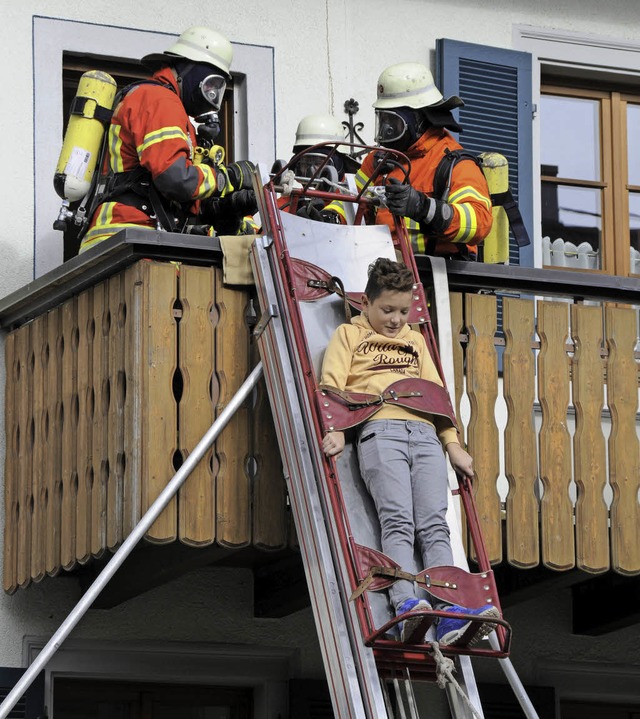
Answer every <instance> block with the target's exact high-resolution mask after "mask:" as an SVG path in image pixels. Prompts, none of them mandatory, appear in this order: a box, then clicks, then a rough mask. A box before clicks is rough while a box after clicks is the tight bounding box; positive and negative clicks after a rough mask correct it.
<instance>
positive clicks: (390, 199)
mask: <svg viewBox="0 0 640 719" xmlns="http://www.w3.org/2000/svg"><path fill="white" fill-rule="evenodd" d="M385 190H386V202H387V207H388V208H389V211H390V212H391V213H393V214H394V215H399V216H400V217H409V218H411V219H412V220H415V221H416V222H419V223H420V224H421V225H425V226H428V227H429V230H431V231H432V232H434V233H435V234H441V233H443V232H444V231H445V230H446V229H447V227H449V225H450V224H451V220H452V219H453V209H452V208H451V205H449V204H448V203H446V202H443V201H442V200H434V199H433V197H427V196H426V195H425V194H424V192H418V190H416V189H415V188H413V187H411V185H408V184H407V185H403V184H402V183H401V182H400V180H398V179H397V178H395V177H390V178H389V180H388V184H387V185H385Z"/></svg>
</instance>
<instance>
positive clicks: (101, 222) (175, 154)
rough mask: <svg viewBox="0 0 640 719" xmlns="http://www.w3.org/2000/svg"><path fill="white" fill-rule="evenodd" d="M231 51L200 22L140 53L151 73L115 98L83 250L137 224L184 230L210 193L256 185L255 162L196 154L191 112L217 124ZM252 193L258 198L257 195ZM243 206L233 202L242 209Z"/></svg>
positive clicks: (221, 193) (210, 124)
mask: <svg viewBox="0 0 640 719" xmlns="http://www.w3.org/2000/svg"><path fill="white" fill-rule="evenodd" d="M232 58H233V48H232V46H231V43H230V42H229V41H228V40H227V39H226V38H225V37H224V36H223V35H221V34H220V33H219V32H217V31H215V30H212V29H210V28H207V27H199V26H197V27H190V28H189V29H187V30H185V31H184V32H183V33H182V34H181V35H180V37H179V38H178V39H177V40H176V42H174V43H173V44H172V45H171V46H170V47H169V48H168V49H167V50H166V51H165V52H163V53H154V54H150V55H147V56H146V57H143V58H142V64H143V65H145V66H146V67H148V68H149V69H150V70H152V71H153V75H152V78H151V79H150V80H148V81H141V82H139V83H134V84H133V85H131V86H129V87H128V88H125V91H124V92H123V95H122V96H121V97H120V98H116V105H115V107H114V111H113V115H112V117H111V121H110V124H109V127H108V131H107V138H106V148H107V152H106V153H105V154H106V157H105V160H104V164H103V166H102V176H101V178H100V179H101V182H98V188H99V190H98V191H97V195H96V202H98V203H99V204H98V206H97V207H95V209H94V211H93V213H92V217H91V223H90V225H89V229H88V231H87V233H86V234H85V235H84V237H83V239H82V243H81V246H80V252H83V251H84V250H86V249H87V248H89V247H91V246H93V245H95V244H96V243H98V242H100V241H102V240H104V239H106V238H108V237H110V236H111V235H113V234H115V233H116V232H118V231H120V230H121V229H123V228H126V227H129V226H132V225H134V226H140V227H148V228H153V229H158V228H160V227H162V228H163V229H166V230H170V231H176V232H180V231H185V228H186V227H187V225H189V223H191V224H195V218H197V217H199V216H201V212H202V210H203V208H205V207H206V206H207V203H209V202H210V201H211V200H213V199H215V198H219V197H222V196H225V195H228V194H230V193H232V192H234V191H239V190H242V189H248V188H250V187H251V178H250V174H251V169H252V166H251V165H250V163H246V162H241V163H233V164H232V165H229V166H226V167H225V166H224V165H223V164H221V163H214V162H212V163H206V162H196V158H195V157H194V148H195V147H196V145H197V136H196V131H195V130H194V126H193V124H192V122H191V120H190V117H191V118H194V119H196V121H198V120H199V119H200V120H202V121H204V120H205V119H207V120H208V122H207V123H205V125H206V126H207V127H208V128H209V131H210V132H213V133H214V134H215V133H216V132H217V131H219V127H216V124H215V120H214V121H213V122H212V121H211V117H212V116H215V113H217V111H218V110H219V109H220V107H221V103H222V99H223V97H224V92H225V88H226V84H227V82H228V80H230V79H231V75H230V66H231V61H232ZM211 128H213V130H212V129H211ZM249 199H251V200H252V201H253V205H255V198H249ZM94 206H95V203H94ZM246 209H247V208H236V210H237V212H238V214H239V215H244V214H246ZM253 211H254V212H255V209H254V210H253ZM205 214H206V213H204V212H202V216H204V215H205ZM205 221H206V220H205Z"/></svg>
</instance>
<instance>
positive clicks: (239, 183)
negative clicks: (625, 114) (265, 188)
mask: <svg viewBox="0 0 640 719" xmlns="http://www.w3.org/2000/svg"><path fill="white" fill-rule="evenodd" d="M254 170H255V165H254V164H253V162H249V160H240V161H238V162H232V163H231V164H230V165H227V174H228V175H229V180H230V182H231V185H232V186H233V187H232V188H231V189H233V190H251V189H252V188H253V181H252V175H253V171H254Z"/></svg>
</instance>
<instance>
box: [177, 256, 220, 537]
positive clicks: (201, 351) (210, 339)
mask: <svg viewBox="0 0 640 719" xmlns="http://www.w3.org/2000/svg"><path fill="white" fill-rule="evenodd" d="M213 288H214V270H213V268H212V267H194V266H189V265H182V266H181V268H180V278H179V290H180V304H181V306H182V317H181V319H180V323H179V325H178V333H179V353H180V354H179V366H180V369H181V376H182V396H181V398H180V402H179V408H178V414H179V417H178V419H179V427H180V451H181V453H182V455H183V457H185V458H186V457H187V456H188V454H189V453H190V452H191V451H192V450H193V448H194V447H195V446H196V445H197V444H198V442H199V441H200V440H201V439H202V437H203V435H204V434H205V432H206V431H207V430H208V429H209V427H210V426H211V424H212V423H213V404H212V401H211V392H210V387H211V375H212V371H213V366H214V361H215V357H214V330H213V324H212V322H211V311H212V304H213ZM212 451H213V450H210V452H209V453H208V454H207V456H205V457H204V458H203V460H202V461H201V462H200V463H199V464H198V465H197V466H196V467H195V469H194V470H193V472H192V473H191V475H190V476H189V477H188V478H187V480H186V482H185V483H184V485H183V486H182V488H181V489H180V492H179V495H178V506H179V512H178V522H179V527H178V531H179V537H180V540H181V541H182V542H184V543H185V544H190V545H193V546H204V545H208V544H212V543H213V541H214V540H215V538H216V536H215V529H216V522H215V490H214V487H215V481H214V477H213V471H212V465H211V454H212Z"/></svg>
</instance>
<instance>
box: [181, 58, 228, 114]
mask: <svg viewBox="0 0 640 719" xmlns="http://www.w3.org/2000/svg"><path fill="white" fill-rule="evenodd" d="M176 70H177V72H178V77H179V78H180V86H181V97H182V104H183V105H184V107H185V110H186V111H187V112H188V114H189V115H191V117H197V116H199V115H203V114H204V113H206V112H209V111H210V110H211V109H214V110H219V109H220V106H221V105H222V98H223V97H224V91H225V90H226V87H227V81H226V80H225V78H224V77H223V76H222V75H220V74H219V73H218V72H216V71H215V68H214V67H212V66H211V65H208V64H206V63H188V64H187V65H185V66H182V67H178V68H176Z"/></svg>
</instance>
